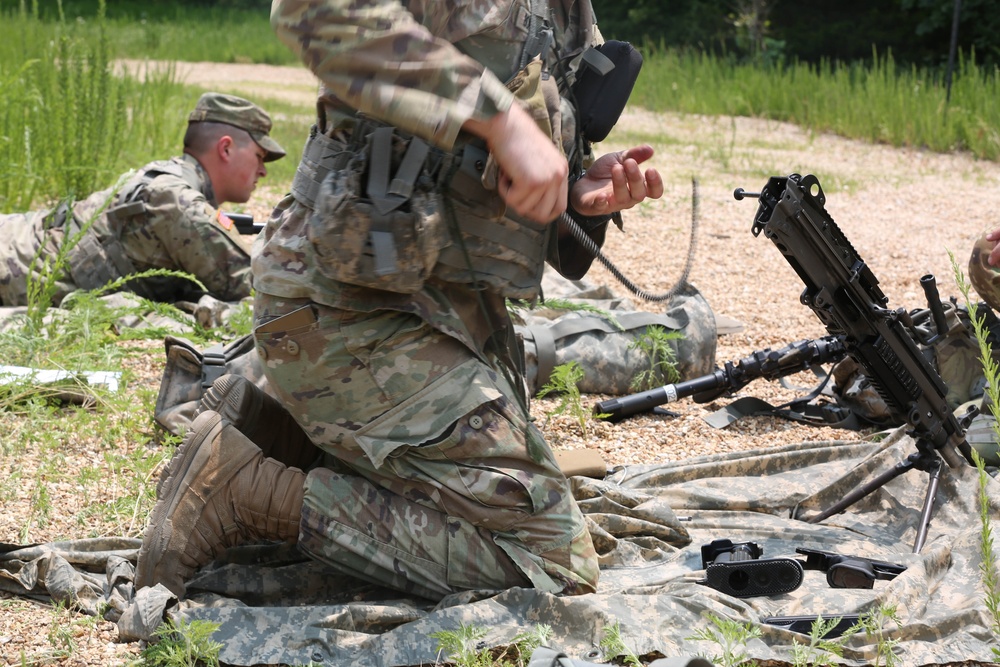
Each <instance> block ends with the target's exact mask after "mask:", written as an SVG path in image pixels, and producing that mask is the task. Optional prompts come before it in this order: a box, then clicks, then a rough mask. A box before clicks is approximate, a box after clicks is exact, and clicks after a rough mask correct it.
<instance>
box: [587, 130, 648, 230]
mask: <svg viewBox="0 0 1000 667" xmlns="http://www.w3.org/2000/svg"><path fill="white" fill-rule="evenodd" d="M651 157H653V147H652V146H649V145H642V146H636V147H634V148H630V149H628V150H624V151H618V152H616V153H607V154H605V155H602V156H601V157H599V158H597V160H596V161H595V162H594V164H593V165H591V167H590V169H588V170H587V173H586V174H585V175H584V176H583V178H581V179H580V180H578V181H577V182H576V183H574V184H573V189H572V191H571V192H570V193H569V197H570V202H571V203H572V205H573V209H574V210H575V211H576V212H577V213H580V214H582V215H586V216H599V215H610V214H611V213H616V212H618V211H624V210H625V209H629V208H632V207H633V206H635V205H636V204H638V203H639V202H641V201H643V200H644V199H647V198H648V199H659V198H660V197H662V196H663V178H662V177H661V176H660V173H659V172H658V171H656V169H652V168H650V169H646V170H645V171H643V170H642V169H641V168H640V167H639V165H640V164H642V163H643V162H645V161H646V160H648V159H649V158H651Z"/></svg>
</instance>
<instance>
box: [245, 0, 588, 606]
mask: <svg viewBox="0 0 1000 667" xmlns="http://www.w3.org/2000/svg"><path fill="white" fill-rule="evenodd" d="M541 4H545V3H541ZM530 5H533V6H534V8H535V9H538V6H539V3H529V2H528V0H508V1H505V2H500V3H496V2H489V3H487V2H482V1H480V0H476V1H474V2H460V3H453V4H452V5H449V8H448V11H442V10H441V9H440V7H442V6H441V5H439V4H438V5H432V4H431V3H430V2H426V1H424V0H413V1H409V2H403V3H402V5H400V4H399V3H390V2H373V3H366V4H365V5H364V6H363V7H362V6H360V5H359V4H358V3H355V2H352V1H351V0H331V1H329V2H325V3H305V2H295V1H284V2H282V1H278V2H275V3H274V5H273V6H272V16H271V19H272V23H273V25H274V26H275V28H276V30H277V32H278V35H279V37H280V38H281V39H282V40H283V41H284V42H285V43H287V44H288V45H289V46H290V47H292V48H293V49H294V50H296V51H297V52H299V53H300V55H301V56H302V58H303V60H304V61H305V62H306V63H307V64H308V65H309V66H310V67H311V68H312V70H313V71H314V72H315V73H316V74H317V75H318V76H319V78H320V80H321V82H322V84H323V89H322V90H321V96H320V100H319V109H320V118H319V122H318V128H317V131H318V132H320V133H322V134H323V135H325V136H326V137H327V138H328V139H329V142H328V144H329V146H328V152H329V154H337V153H340V152H343V151H345V150H347V146H348V144H349V142H350V141H351V138H352V137H351V130H352V128H353V127H355V122H356V119H355V112H356V111H360V112H362V113H364V114H365V115H366V116H369V117H373V118H375V119H377V120H378V121H382V122H384V123H387V124H389V125H391V126H393V127H395V128H399V129H400V130H403V131H405V132H407V133H412V134H413V135H415V136H417V137H420V138H422V139H423V140H425V141H427V142H429V143H430V144H431V145H432V146H434V147H436V148H438V149H442V150H443V151H450V152H453V153H457V152H459V151H460V150H461V149H462V148H463V147H465V146H467V144H466V142H467V141H469V139H470V138H469V137H467V136H465V135H460V127H461V125H462V124H463V123H464V122H465V121H466V120H468V119H470V118H474V119H479V120H487V119H489V118H491V117H492V116H493V115H495V114H496V113H498V112H502V111H505V110H506V109H508V108H509V107H510V105H511V104H512V103H513V99H514V96H513V95H512V93H511V92H510V91H509V90H508V89H507V88H506V87H505V86H504V85H503V84H502V83H501V81H502V80H508V79H510V78H511V77H512V76H513V75H514V74H515V73H517V71H518V69H519V67H520V65H519V59H520V58H521V56H522V45H523V44H524V43H525V42H526V41H527V40H529V39H530V35H529V32H530V31H529V29H528V26H529V25H532V15H531V9H532V7H531V6H530ZM567 5H568V6H562V5H558V4H553V5H552V6H551V7H544V16H546V17H550V18H551V20H552V22H553V25H552V27H553V28H554V31H555V35H554V36H555V40H554V43H555V44H557V45H558V46H559V48H560V49H561V50H562V52H563V54H564V55H565V54H574V53H575V54H577V55H578V54H579V53H580V52H581V51H582V50H583V48H584V47H586V46H588V45H589V44H590V43H592V41H593V40H594V39H595V38H598V37H597V36H596V33H595V28H594V26H593V18H592V13H591V11H590V6H589V3H588V2H584V3H574V4H570V3H567ZM550 9H551V13H550V12H549V10H550ZM536 16H537V15H536ZM401 63H412V64H413V67H407V66H403V65H401ZM418 63H419V65H418ZM567 120H569V119H567ZM566 127H567V125H566V124H565V123H564V124H563V125H562V128H561V129H560V130H557V129H555V128H554V127H553V128H552V130H551V131H552V134H553V137H554V141H556V142H557V143H558V138H559V137H560V136H561V132H562V131H563V130H565V128H566ZM573 138H574V139H575V137H573ZM306 153H309V147H308V145H307V151H306ZM313 166H314V165H312V164H311V163H310V162H309V161H308V160H306V159H305V157H304V159H303V162H302V164H300V168H299V171H300V174H299V176H302V175H303V173H304V172H310V173H312V172H311V171H310V170H311V169H312V167H313ZM299 176H297V179H298V178H299ZM306 176H309V173H306ZM295 191H296V188H295V187H294V186H293V192H295ZM445 196H447V195H445ZM453 199H454V198H453ZM452 203H456V202H454V201H452ZM446 204H447V202H446ZM458 204H459V206H460V207H461V208H460V213H459V215H470V216H476V215H480V216H484V217H489V216H490V215H491V213H490V211H492V210H500V211H503V208H502V204H501V202H500V200H499V198H498V197H497V196H496V195H495V193H493V194H491V195H490V197H489V198H487V199H486V200H484V201H482V202H480V203H478V204H475V205H468V204H467V203H462V202H458ZM445 208H447V206H445ZM313 214H314V202H310V201H308V197H303V196H298V197H296V196H290V197H288V198H286V199H285V200H284V201H283V202H281V203H280V204H279V205H278V207H277V208H276V209H275V211H274V213H273V215H272V217H271V219H270V221H269V222H268V225H267V227H266V229H265V231H264V232H263V233H262V235H261V236H260V237H259V238H258V239H257V241H256V244H255V247H254V252H253V279H254V288H255V290H256V294H257V296H256V307H255V309H256V312H255V316H256V321H257V323H258V327H257V329H256V330H255V337H256V341H257V349H258V352H259V353H260V355H261V357H262V359H263V361H264V367H265V374H266V375H267V378H268V380H269V383H270V385H271V388H272V389H273V390H274V391H275V393H276V394H277V395H278V396H279V397H280V398H281V399H282V401H283V403H284V405H285V407H286V408H288V410H289V412H290V413H291V414H292V415H293V416H294V417H295V418H296V420H297V421H298V422H299V423H300V424H301V425H302V427H303V428H304V429H305V431H306V432H307V433H308V434H309V435H310V437H311V438H312V440H313V442H315V443H316V444H317V445H318V446H320V447H321V448H323V449H324V450H325V451H326V452H328V454H329V455H330V463H329V466H328V467H323V468H318V469H315V470H313V471H311V472H310V473H309V475H308V476H307V478H306V483H305V501H304V505H303V512H302V522H301V528H300V543H299V546H300V547H301V548H302V549H304V550H305V551H306V552H307V553H309V554H310V555H312V556H313V557H315V558H317V559H319V560H323V561H326V562H329V563H332V564H334V565H335V566H337V567H339V568H340V569H342V570H343V571H345V572H348V573H350V574H353V575H356V576H359V577H361V578H364V579H367V580H370V581H375V582H378V583H383V584H387V585H390V586H393V587H396V588H400V589H402V590H407V591H412V592H415V593H418V594H422V595H426V596H429V597H441V596H442V595H444V594H447V593H450V592H454V591H458V590H463V589H470V588H498V587H509V586H518V585H521V586H523V585H530V586H534V587H536V588H540V589H543V590H547V591H551V592H565V593H585V592H590V591H593V590H595V588H596V584H597V576H598V567H597V558H596V554H595V551H594V547H593V544H592V542H591V538H590V535H589V533H588V531H587V529H586V526H585V523H584V520H583V517H582V515H581V513H580V511H579V509H578V508H577V506H576V504H575V502H574V500H573V497H572V494H571V492H570V489H569V486H568V484H567V481H566V479H565V477H564V476H563V474H562V473H561V472H560V471H559V469H558V467H557V465H556V462H555V460H554V457H553V455H552V452H551V450H550V449H549V447H548V446H547V445H546V443H545V442H544V440H543V439H542V437H541V434H540V432H539V431H538V429H537V428H536V427H535V426H534V425H533V424H531V423H530V418H529V415H528V411H527V399H526V396H525V387H524V380H523V374H522V369H521V365H522V363H521V359H522V356H521V353H520V350H519V349H518V348H517V345H516V342H515V340H514V335H513V328H512V326H511V323H510V320H509V317H508V315H507V311H506V308H505V303H504V290H503V288H502V287H497V285H496V284H495V283H480V284H479V289H475V288H474V287H473V286H472V285H470V284H468V281H466V282H463V281H461V280H455V279H454V275H452V276H451V279H450V280H444V279H440V278H439V277H438V276H436V275H431V276H429V277H428V278H427V280H426V281H425V282H423V284H422V286H420V289H419V290H417V291H415V292H413V293H409V294H406V293H400V292H392V291H386V290H380V289H372V288H369V287H362V286H358V285H354V284H347V283H345V282H340V281H338V280H336V279H334V278H331V277H330V275H329V274H328V272H325V271H323V270H322V268H321V266H322V264H323V258H321V257H319V256H318V251H317V243H316V242H315V241H313V240H312V239H310V233H309V221H310V218H311V216H313ZM496 217H497V219H499V220H500V222H501V223H509V224H511V225H512V227H511V229H516V228H517V225H520V224H521V221H518V220H514V221H512V220H511V219H510V217H507V218H504V217H502V216H496ZM605 226H606V220H605V221H603V223H602V224H597V225H595V226H593V228H592V231H591V234H592V236H593V237H595V238H596V239H597V240H598V242H601V241H603V235H604V229H605ZM452 238H454V237H452ZM328 240H329V239H328ZM335 241H336V239H333V242H335ZM539 244H540V249H541V252H540V253H539V255H540V257H539V260H538V261H537V267H534V268H537V276H538V279H539V280H540V278H541V268H542V261H543V259H545V258H546V256H547V258H548V260H549V262H550V263H551V264H553V266H555V267H556V268H557V269H560V270H561V271H562V272H563V273H564V274H567V275H569V277H572V278H578V277H580V276H582V275H583V273H585V272H586V270H587V268H589V265H590V261H591V260H592V258H591V257H589V256H584V257H581V256H579V255H575V254H574V251H575V250H579V248H578V247H576V246H575V242H573V241H571V242H569V244H568V245H567V244H566V243H565V242H563V241H557V240H555V237H554V235H543V236H542V237H541V238H540V240H539ZM334 245H335V243H334ZM487 259H488V258H487ZM532 290H537V284H535V285H529V286H528V288H527V291H528V292H529V293H530V292H531V291H532ZM535 293H537V291H536V292H535ZM515 360H517V361H516V362H515Z"/></svg>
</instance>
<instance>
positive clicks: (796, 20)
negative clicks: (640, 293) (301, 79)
mask: <svg viewBox="0 0 1000 667" xmlns="http://www.w3.org/2000/svg"><path fill="white" fill-rule="evenodd" d="M592 2H593V4H594V10H595V12H596V14H597V17H598V21H599V24H600V27H601V31H602V33H603V34H604V36H605V37H606V38H609V39H610V38H613V39H621V40H626V41H630V42H633V43H634V44H640V45H643V46H644V47H645V48H647V49H651V48H654V49H655V48H659V47H665V48H680V49H695V50H699V51H707V52H710V53H712V54H714V55H723V56H726V57H732V58H737V59H741V60H751V61H755V62H760V63H762V64H773V63H781V62H788V61H792V60H798V61H804V62H820V61H821V60H829V61H836V62H855V61H859V60H871V59H872V57H873V54H878V55H879V56H883V55H885V54H887V53H890V52H891V54H892V56H893V58H894V60H895V62H896V63H898V64H903V65H910V64H912V65H918V66H921V67H938V66H942V65H944V64H945V63H946V62H947V60H948V54H949V47H950V43H951V39H952V29H953V26H956V25H957V46H958V49H959V50H960V51H961V52H962V53H963V54H965V55H966V56H968V54H970V53H972V52H973V51H974V52H975V57H976V61H977V62H978V63H979V64H983V65H987V66H997V65H1000V11H997V3H996V0H726V1H725V2H718V1H717V0H669V2H668V1H666V0H592ZM26 3H27V4H28V5H29V6H34V5H37V6H39V7H40V8H41V10H42V13H43V14H47V15H49V16H52V15H54V13H55V12H57V11H58V7H59V6H60V5H61V7H62V11H63V12H64V14H65V15H67V16H74V15H76V14H84V15H86V14H92V13H93V11H94V9H95V8H96V6H97V0H62V1H61V2H60V1H59V0H0V7H2V8H4V9H16V8H17V7H18V6H24V5H25V4H26ZM185 5H187V6H200V7H213V8H217V9H221V10H233V11H240V10H251V11H260V12H261V13H262V14H264V15H266V14H267V12H268V11H269V10H270V6H271V2H270V0H179V1H177V2H172V3H149V2H146V1H145V0H107V13H108V16H109V17H126V16H134V17H136V18H146V17H148V18H151V19H152V18H156V13H157V12H166V13H173V12H176V11H178V8H179V7H183V6H185ZM956 8H958V9H959V11H958V13H957V14H958V21H957V24H956V23H955V22H954V21H953V19H954V18H955V15H956Z"/></svg>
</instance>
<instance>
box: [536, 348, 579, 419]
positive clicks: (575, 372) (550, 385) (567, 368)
mask: <svg viewBox="0 0 1000 667" xmlns="http://www.w3.org/2000/svg"><path fill="white" fill-rule="evenodd" d="M582 379H583V367H581V366H580V364H579V363H577V362H576V361H571V362H569V363H566V364H559V365H558V366H556V367H555V368H553V369H552V375H551V376H549V381H548V382H546V383H545V385H544V386H543V387H542V388H541V389H539V390H538V397H539V398H544V397H545V396H548V395H549V394H556V395H558V397H559V405H557V406H556V408H555V410H553V411H552V414H553V415H561V414H569V416H570V417H572V418H573V419H575V420H576V422H577V423H578V424H579V425H580V430H581V431H583V433H584V435H586V433H587V420H588V419H590V416H591V415H590V411H589V410H587V408H585V407H584V406H583V400H582V397H581V395H580V387H579V384H580V380H582Z"/></svg>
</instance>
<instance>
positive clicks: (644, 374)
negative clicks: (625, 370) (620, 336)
mask: <svg viewBox="0 0 1000 667" xmlns="http://www.w3.org/2000/svg"><path fill="white" fill-rule="evenodd" d="M681 338H684V334H683V333H681V332H680V331H668V330H667V329H664V328H663V327H661V326H659V325H656V324H654V325H652V326H649V327H646V330H645V331H644V332H643V334H642V335H641V336H639V337H638V338H636V339H635V340H634V341H633V342H632V343H631V344H630V345H629V349H630V350H631V349H635V350H639V351H640V352H642V353H643V354H645V355H646V359H647V360H648V361H649V368H647V369H645V370H642V371H640V372H639V373H637V374H636V376H635V377H634V378H632V384H631V387H632V390H633V391H645V390H647V389H652V388H653V387H658V386H660V385H663V384H668V383H670V382H677V381H678V380H680V379H681V375H680V373H679V372H678V370H677V352H676V350H675V349H674V348H673V347H672V346H671V345H670V341H672V340H679V339H681Z"/></svg>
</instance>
